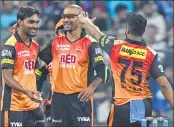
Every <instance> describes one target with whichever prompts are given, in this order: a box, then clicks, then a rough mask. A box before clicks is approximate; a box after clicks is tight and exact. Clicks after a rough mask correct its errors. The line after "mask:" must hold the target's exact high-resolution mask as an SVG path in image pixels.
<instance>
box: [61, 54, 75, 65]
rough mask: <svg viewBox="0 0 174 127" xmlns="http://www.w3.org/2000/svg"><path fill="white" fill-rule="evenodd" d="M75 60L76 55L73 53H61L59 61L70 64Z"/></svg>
mask: <svg viewBox="0 0 174 127" xmlns="http://www.w3.org/2000/svg"><path fill="white" fill-rule="evenodd" d="M75 62H76V55H73V54H62V55H61V63H66V64H71V63H75Z"/></svg>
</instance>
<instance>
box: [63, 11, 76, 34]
mask: <svg viewBox="0 0 174 127" xmlns="http://www.w3.org/2000/svg"><path fill="white" fill-rule="evenodd" d="M78 13H79V12H78V10H77V9H76V8H66V9H65V10H64V12H63V14H62V19H63V26H64V30H65V31H73V30H75V29H76V28H77V27H79V23H78Z"/></svg>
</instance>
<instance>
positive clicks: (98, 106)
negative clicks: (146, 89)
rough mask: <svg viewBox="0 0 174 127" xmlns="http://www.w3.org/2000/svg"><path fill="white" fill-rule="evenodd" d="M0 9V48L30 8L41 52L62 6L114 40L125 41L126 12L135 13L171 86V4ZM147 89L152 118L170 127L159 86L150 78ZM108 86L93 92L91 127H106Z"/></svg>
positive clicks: (13, 4) (13, 5) (4, 4)
mask: <svg viewBox="0 0 174 127" xmlns="http://www.w3.org/2000/svg"><path fill="white" fill-rule="evenodd" d="M0 4H1V8H0V17H1V20H0V21H1V22H0V28H1V29H0V30H1V33H0V40H1V42H0V46H1V47H2V45H3V43H5V41H6V39H7V38H8V37H9V36H10V32H9V29H10V27H11V26H12V25H13V24H14V23H16V18H17V17H16V15H17V11H18V9H19V8H20V7H21V6H24V5H30V6H32V7H35V8H37V9H38V10H39V11H40V13H41V15H40V17H41V22H40V29H39V31H38V32H37V36H36V37H35V40H36V41H37V42H38V43H39V44H40V46H41V49H43V48H44V47H45V46H46V44H47V43H49V42H50V41H51V39H52V37H54V27H55V24H56V23H57V21H59V20H60V19H61V14H62V11H63V9H64V7H65V6H67V5H69V4H78V5H80V6H81V7H82V8H83V10H84V11H87V12H89V16H90V17H91V18H92V17H97V20H96V21H95V24H96V25H97V26H98V27H99V28H100V30H101V31H103V32H104V33H105V34H108V35H112V36H115V37H116V38H117V39H125V34H124V22H125V20H126V13H127V12H132V11H135V12H139V13H141V14H142V15H144V16H145V17H146V18H147V20H148V21H147V27H146V32H145V34H144V36H143V37H144V39H145V40H146V41H147V44H148V45H149V46H150V47H151V48H153V49H154V50H156V51H157V52H158V53H159V55H160V57H161V59H162V61H163V65H164V68H165V74H166V76H167V78H168V80H169V81H170V83H171V85H172V87H173V88H174V84H173V70H174V68H173V43H174V41H173V31H174V29H173V1H159V0H158V1H148V0H145V1H98V0H97V1H89V0H83V1H82V0H81V1H75V0H74V1H73V0H71V1H53V0H47V1H46V0H42V1H39V0H38V1H34V0H30V1H27V0H23V1H14V0H13V1H1V3H0ZM149 86H150V88H151V91H152V94H153V116H154V117H157V116H164V117H167V118H168V119H169V123H170V125H171V126H173V112H172V109H171V107H170V105H169V104H168V102H167V101H166V100H165V99H164V97H163V95H162V93H161V91H160V88H159V85H158V84H157V82H156V81H155V80H154V79H153V78H151V77H150V78H149ZM48 88H49V81H48V80H46V81H45V82H44V87H43V91H44V92H45V96H47V95H48V93H49V92H48V91H47V90H48ZM111 90H112V82H111V81H109V82H107V83H105V84H104V85H102V86H101V87H100V88H98V89H97V91H96V93H95V94H94V98H95V103H94V104H95V105H94V110H95V125H99V126H101V125H106V120H107V116H108V113H109V109H110V100H111V93H112V92H111Z"/></svg>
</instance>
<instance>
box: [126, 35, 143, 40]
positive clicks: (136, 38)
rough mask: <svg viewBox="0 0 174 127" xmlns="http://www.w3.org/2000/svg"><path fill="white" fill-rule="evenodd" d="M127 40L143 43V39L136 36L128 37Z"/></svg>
mask: <svg viewBox="0 0 174 127" xmlns="http://www.w3.org/2000/svg"><path fill="white" fill-rule="evenodd" d="M127 38H129V39H131V40H134V41H141V40H142V37H137V36H134V35H128V36H127Z"/></svg>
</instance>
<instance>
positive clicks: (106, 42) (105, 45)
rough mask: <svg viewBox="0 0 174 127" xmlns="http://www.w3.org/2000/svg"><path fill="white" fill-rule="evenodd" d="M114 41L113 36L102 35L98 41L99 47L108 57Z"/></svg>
mask: <svg viewBox="0 0 174 127" xmlns="http://www.w3.org/2000/svg"><path fill="white" fill-rule="evenodd" d="M115 40H116V39H115V37H113V36H108V35H102V36H101V37H100V40H99V43H100V46H101V48H102V49H103V50H104V51H105V52H106V53H107V54H108V55H110V53H111V50H112V47H113V45H114V41H115Z"/></svg>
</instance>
